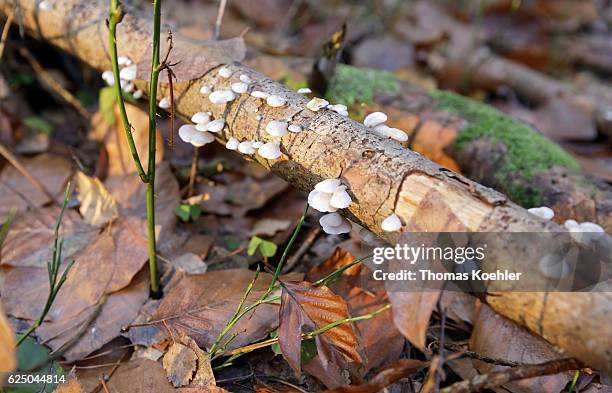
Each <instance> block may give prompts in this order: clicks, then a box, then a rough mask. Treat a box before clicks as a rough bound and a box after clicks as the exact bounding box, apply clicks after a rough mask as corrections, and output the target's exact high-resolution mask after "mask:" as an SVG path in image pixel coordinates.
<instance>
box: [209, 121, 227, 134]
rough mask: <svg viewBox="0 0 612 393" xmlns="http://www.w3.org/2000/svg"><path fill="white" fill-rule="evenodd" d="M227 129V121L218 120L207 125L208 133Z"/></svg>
mask: <svg viewBox="0 0 612 393" xmlns="http://www.w3.org/2000/svg"><path fill="white" fill-rule="evenodd" d="M223 127H225V120H223V119H217V120H213V121H211V122H210V123H208V124H207V125H206V131H210V132H219V131H221V130H222V129H223Z"/></svg>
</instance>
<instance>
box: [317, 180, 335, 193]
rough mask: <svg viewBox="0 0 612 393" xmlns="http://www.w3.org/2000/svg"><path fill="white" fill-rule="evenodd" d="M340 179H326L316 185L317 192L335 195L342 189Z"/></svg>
mask: <svg viewBox="0 0 612 393" xmlns="http://www.w3.org/2000/svg"><path fill="white" fill-rule="evenodd" d="M340 184H341V183H340V179H325V180H323V181H320V182H318V183H317V184H316V185H315V188H314V189H315V190H317V191H319V192H326V193H328V194H333V193H334V192H335V191H336V190H337V189H338V187H340Z"/></svg>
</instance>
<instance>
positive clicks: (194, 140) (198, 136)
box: [191, 131, 215, 147]
mask: <svg viewBox="0 0 612 393" xmlns="http://www.w3.org/2000/svg"><path fill="white" fill-rule="evenodd" d="M214 140H215V137H214V136H212V134H211V133H209V132H206V131H196V133H195V134H193V136H192V137H191V144H192V145H194V146H195V147H200V146H204V145H207V144H209V143H210V142H213V141H214Z"/></svg>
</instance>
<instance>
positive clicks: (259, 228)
mask: <svg viewBox="0 0 612 393" xmlns="http://www.w3.org/2000/svg"><path fill="white" fill-rule="evenodd" d="M289 226H291V220H279V219H275V218H262V219H261V220H259V221H257V222H256V223H255V225H254V226H253V231H252V232H251V233H252V234H253V235H254V236H259V235H263V236H274V235H275V234H276V232H279V231H284V230H285V229H287V228H289Z"/></svg>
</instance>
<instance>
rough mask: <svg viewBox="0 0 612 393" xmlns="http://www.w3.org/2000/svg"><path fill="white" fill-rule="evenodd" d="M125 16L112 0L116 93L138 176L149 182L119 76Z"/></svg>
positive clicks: (110, 21) (110, 27) (110, 30)
mask: <svg viewBox="0 0 612 393" xmlns="http://www.w3.org/2000/svg"><path fill="white" fill-rule="evenodd" d="M122 18H123V11H122V10H121V7H120V6H119V0H110V9H109V12H108V40H109V46H110V55H111V66H112V69H113V76H114V77H115V86H114V87H115V94H116V96H117V104H118V105H119V113H120V115H121V122H122V123H123V129H124V130H125V136H126V137H127V140H128V145H129V146H130V152H131V153H132V158H134V163H135V164H136V171H137V172H138V176H140V179H142V181H143V182H145V183H146V182H147V175H146V173H145V171H144V168H143V167H142V163H141V162H140V157H139V156H138V150H136V144H135V143H134V137H133V136H132V126H131V125H130V122H129V120H128V116H127V112H126V110H125V102H124V101H123V92H122V91H121V83H120V78H119V60H118V58H119V56H118V54H117V25H118V24H119V22H121V19H122Z"/></svg>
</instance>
